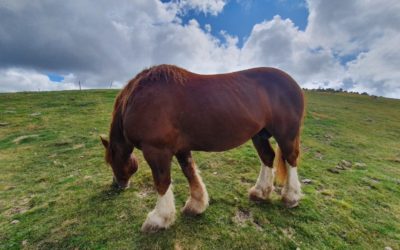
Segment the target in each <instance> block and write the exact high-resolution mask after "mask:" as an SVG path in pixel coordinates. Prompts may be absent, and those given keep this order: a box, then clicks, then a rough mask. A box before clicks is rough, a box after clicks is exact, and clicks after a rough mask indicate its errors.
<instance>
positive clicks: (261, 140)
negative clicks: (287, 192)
mask: <svg viewBox="0 0 400 250" xmlns="http://www.w3.org/2000/svg"><path fill="white" fill-rule="evenodd" d="M269 137H271V136H270V134H269V133H268V132H267V131H266V130H262V131H261V132H259V133H258V134H257V135H255V136H254V137H253V138H252V141H253V144H254V147H255V148H256V149H257V153H258V156H259V157H260V161H261V170H260V174H259V176H258V179H257V182H256V184H255V185H254V186H253V187H252V188H251V189H250V191H249V197H250V199H252V200H256V201H257V200H265V199H268V198H269V197H270V195H271V193H272V191H273V190H274V169H273V163H274V158H275V152H274V150H273V149H272V147H271V144H270V143H269V140H268V138H269Z"/></svg>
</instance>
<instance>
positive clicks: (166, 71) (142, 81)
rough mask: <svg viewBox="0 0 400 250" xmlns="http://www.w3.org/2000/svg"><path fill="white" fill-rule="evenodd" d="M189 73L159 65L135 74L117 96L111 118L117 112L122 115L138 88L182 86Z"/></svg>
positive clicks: (172, 66)
mask: <svg viewBox="0 0 400 250" xmlns="http://www.w3.org/2000/svg"><path fill="white" fill-rule="evenodd" d="M189 73H190V72H189V71H187V70H185V69H182V68H180V67H178V66H175V65H169V64H161V65H157V66H152V67H150V68H147V69H144V70H143V71H141V72H140V73H139V74H137V75H136V76H135V77H134V78H133V79H132V80H130V81H129V82H128V84H127V85H126V86H125V87H124V88H123V89H122V90H121V92H120V93H119V94H118V96H117V98H116V100H115V104H114V113H113V118H115V116H116V115H117V112H120V114H122V113H123V112H124V111H125V108H126V105H127V104H128V100H129V97H130V96H131V95H132V93H133V92H134V91H135V90H136V89H137V88H138V87H145V86H149V85H151V83H155V82H157V83H165V84H167V83H168V84H178V85H183V84H184V83H185V82H186V81H187V76H188V74H189Z"/></svg>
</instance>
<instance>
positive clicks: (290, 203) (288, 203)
mask: <svg viewBox="0 0 400 250" xmlns="http://www.w3.org/2000/svg"><path fill="white" fill-rule="evenodd" d="M282 202H283V205H284V206H285V207H286V208H295V207H297V206H298V205H299V200H288V199H285V198H282Z"/></svg>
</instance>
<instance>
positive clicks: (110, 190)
mask: <svg viewBox="0 0 400 250" xmlns="http://www.w3.org/2000/svg"><path fill="white" fill-rule="evenodd" d="M124 191H125V190H123V189H120V188H116V187H115V186H113V185H109V186H108V187H107V188H105V189H102V190H101V191H100V192H98V193H96V194H95V195H93V196H91V197H90V198H89V200H88V202H89V203H97V202H105V201H112V200H114V199H116V198H117V197H118V196H120V194H121V193H122V192H124Z"/></svg>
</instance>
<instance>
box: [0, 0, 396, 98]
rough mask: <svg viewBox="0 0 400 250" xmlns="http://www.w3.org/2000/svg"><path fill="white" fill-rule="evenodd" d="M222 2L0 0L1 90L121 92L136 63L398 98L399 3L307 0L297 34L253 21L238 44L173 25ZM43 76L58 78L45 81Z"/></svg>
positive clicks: (217, 9) (194, 25) (276, 23)
mask: <svg viewBox="0 0 400 250" xmlns="http://www.w3.org/2000/svg"><path fill="white" fill-rule="evenodd" d="M227 2H228V1H226V0H208V1H198V0H182V1H173V2H172V3H161V2H160V1H157V0H138V1H134V2H132V1H129V0H122V1H119V2H118V4H113V3H111V2H109V1H106V0H101V2H100V3H99V4H96V5H93V4H92V3H91V2H89V1H84V0H71V1H67V2H63V3H62V4H61V3H55V2H52V1H39V0H33V1H29V2H26V1H18V0H16V1H11V2H10V1H6V2H4V1H2V2H0V55H1V56H2V58H1V60H0V91H18V90H37V89H42V90H44V89H46V90H54V89H64V88H65V89H68V88H77V85H76V84H77V82H78V81H81V82H82V83H83V84H84V87H88V88H90V87H96V88H98V87H108V86H109V85H110V82H111V81H113V86H114V87H117V86H118V87H120V86H122V85H123V84H124V83H125V82H126V81H127V80H128V79H129V78H131V77H133V76H134V75H135V74H136V73H138V72H139V71H141V70H142V69H143V68H145V67H148V66H151V65H154V64H161V63H171V64H177V65H179V66H182V67H185V68H188V69H189V70H192V71H195V72H198V73H219V72H227V71H233V70H237V69H244V68H248V67H254V66H274V67H279V68H282V69H284V70H286V71H287V72H288V73H289V74H291V75H292V76H294V78H295V79H296V80H297V81H298V82H299V83H300V84H301V85H302V86H303V87H314V88H317V87H320V86H321V87H334V88H340V87H345V88H349V89H351V90H357V91H360V92H364V91H369V92H370V93H372V94H378V95H385V96H391V97H397V98H400V90H399V85H400V84H399V83H400V75H399V74H400V73H399V71H398V69H397V68H398V65H400V62H399V61H400V54H399V51H398V49H397V47H398V44H400V38H399V33H400V32H399V31H400V26H399V25H398V24H399V23H400V16H399V15H398V14H397V13H400V2H399V1H396V0H384V1H379V2H376V1H361V0H354V1H345V0H337V1H322V0H308V1H307V6H308V8H309V18H308V25H307V28H306V30H305V31H302V30H299V29H298V28H297V27H296V26H295V24H294V23H293V22H292V21H291V20H290V19H282V18H281V17H279V16H275V17H274V18H273V19H272V20H265V21H263V22H261V23H258V24H255V25H254V27H253V30H252V32H251V34H250V35H249V36H248V38H247V40H246V42H245V44H244V46H243V48H239V47H238V39H239V38H238V37H235V36H232V35H231V34H229V33H227V32H226V31H220V34H221V36H222V39H219V38H217V37H214V36H213V35H212V34H211V30H212V28H213V27H211V25H206V26H204V27H200V25H199V23H198V22H197V21H196V20H194V19H193V20H190V21H189V22H188V23H187V24H183V22H182V20H181V16H182V15H184V14H185V13H186V12H187V11H188V10H195V11H198V12H203V13H205V14H210V15H218V14H219V13H221V12H222V11H223V8H224V6H225V5H226V4H227ZM27 24H29V25H27ZM343 56H350V57H353V58H355V59H354V60H351V61H349V62H345V63H344V62H341V61H340V60H341V59H340V58H341V57H343ZM396 67H397V68H396ZM43 72H53V73H57V74H61V75H63V76H65V79H64V81H63V83H61V84H58V83H54V82H51V81H50V80H49V79H48V77H47V76H46V75H45V74H44V73H43Z"/></svg>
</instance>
